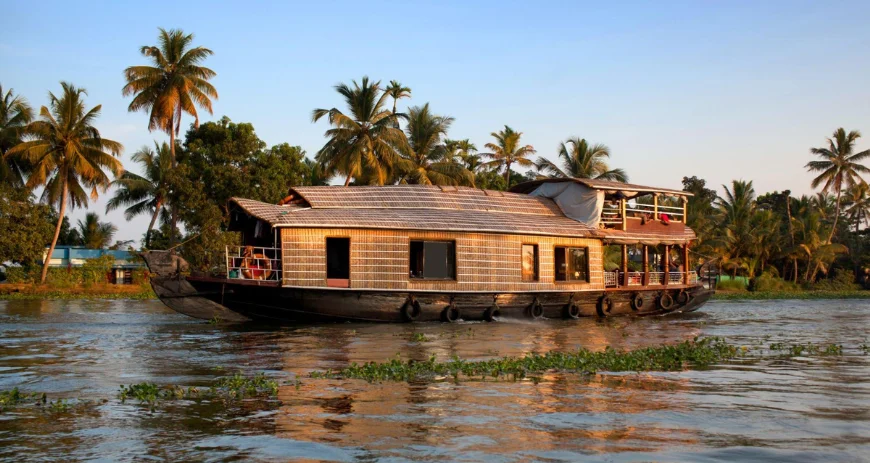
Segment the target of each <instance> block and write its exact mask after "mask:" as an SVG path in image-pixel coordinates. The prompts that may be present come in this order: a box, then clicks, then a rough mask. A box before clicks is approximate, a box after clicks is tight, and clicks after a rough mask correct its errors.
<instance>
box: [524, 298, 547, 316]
mask: <svg viewBox="0 0 870 463" xmlns="http://www.w3.org/2000/svg"><path fill="white" fill-rule="evenodd" d="M528 312H529V316H530V317H532V318H534V319H538V318H541V317H543V316H544V306H543V305H541V301H539V300H538V298H535V300H534V301H532V304H531V305H529V309H528Z"/></svg>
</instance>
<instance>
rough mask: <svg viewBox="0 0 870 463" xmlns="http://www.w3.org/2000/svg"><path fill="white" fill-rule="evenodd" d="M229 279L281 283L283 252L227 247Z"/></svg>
mask: <svg viewBox="0 0 870 463" xmlns="http://www.w3.org/2000/svg"><path fill="white" fill-rule="evenodd" d="M226 263H227V279H229V280H234V279H241V280H262V281H281V250H280V249H278V248H263V247H255V246H227V249H226Z"/></svg>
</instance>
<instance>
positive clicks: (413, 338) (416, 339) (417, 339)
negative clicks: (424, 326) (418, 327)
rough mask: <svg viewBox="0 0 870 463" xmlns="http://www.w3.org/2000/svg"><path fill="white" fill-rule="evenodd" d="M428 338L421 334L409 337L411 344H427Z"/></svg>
mask: <svg viewBox="0 0 870 463" xmlns="http://www.w3.org/2000/svg"><path fill="white" fill-rule="evenodd" d="M427 341H429V338H427V337H426V335H425V334H423V333H414V334H412V335H411V342H427Z"/></svg>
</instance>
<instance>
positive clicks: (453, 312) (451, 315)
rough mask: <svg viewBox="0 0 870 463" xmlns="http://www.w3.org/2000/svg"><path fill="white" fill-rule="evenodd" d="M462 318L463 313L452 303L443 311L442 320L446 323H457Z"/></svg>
mask: <svg viewBox="0 0 870 463" xmlns="http://www.w3.org/2000/svg"><path fill="white" fill-rule="evenodd" d="M461 316H462V313H461V312H460V311H459V307H456V304H454V303H452V302H451V303H450V305H448V306H447V307H445V308H444V310H442V311H441V319H442V320H444V321H445V322H450V323H455V322H456V321H458V320H459V318H460V317H461Z"/></svg>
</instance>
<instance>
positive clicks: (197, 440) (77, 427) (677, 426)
mask: <svg viewBox="0 0 870 463" xmlns="http://www.w3.org/2000/svg"><path fill="white" fill-rule="evenodd" d="M415 333H423V334H424V335H425V337H426V340H425V341H423V342H414V341H412V335H414V334H415ZM695 336H722V337H724V338H726V339H727V340H728V341H729V342H731V343H734V344H738V345H757V344H758V343H762V344H763V345H765V346H767V345H769V344H770V343H773V342H780V341H783V342H792V343H793V342H807V341H810V342H813V343H824V344H828V343H837V344H842V345H843V348H844V355H842V356H833V357H832V356H825V357H819V356H808V357H796V358H790V359H774V358H767V359H765V360H760V361H754V362H733V363H729V364H725V365H719V366H716V367H714V368H710V369H706V370H701V371H698V370H694V371H683V372H669V373H630V374H626V373H620V374H607V373H602V374H598V375H595V376H592V377H587V376H582V375H576V374H561V373H550V374H547V375H545V376H544V377H543V378H540V380H536V381H532V380H524V381H509V380H500V381H460V382H459V383H458V384H457V383H454V382H452V381H448V380H441V381H432V382H428V383H415V384H408V383H393V382H390V383H382V384H369V383H366V382H364V381H360V380H334V379H316V380H315V379H310V378H308V377H307V375H308V373H309V372H310V371H312V370H326V369H338V368H342V367H343V366H346V365H348V364H349V363H351V362H357V363H362V362H367V361H384V360H388V359H391V358H393V357H394V356H396V355H399V356H401V357H402V358H413V359H426V358H428V357H429V356H431V355H435V356H437V357H438V358H439V359H449V358H450V357H452V356H454V355H456V356H459V357H461V358H463V359H486V358H492V357H498V356H505V355H510V356H516V355H522V354H526V353H530V352H538V353H543V352H547V351H552V350H558V351H572V350H575V349H577V348H578V347H581V346H582V347H586V348H589V349H593V350H598V349H603V348H604V347H606V346H613V347H614V348H617V349H632V348H637V347H643V346H655V345H661V344H663V343H675V342H678V341H682V340H686V339H692V338H694V337H695ZM866 344H870V302H868V301H765V302H713V303H709V304H708V305H707V306H705V307H704V309H703V312H701V313H696V314H690V315H684V316H677V317H665V318H643V319H631V318H621V319H609V320H603V321H598V320H591V319H590V320H580V321H571V322H568V321H561V320H551V321H539V322H528V323H526V322H519V321H514V322H496V323H467V324H465V323H460V324H454V325H448V324H419V325H410V324H409V325H358V324H338V325H318V326H302V327H268V326H248V325H245V326H229V327H226V326H225V327H221V326H214V325H209V324H207V323H203V322H200V321H196V320H192V319H189V318H186V317H184V316H182V315H178V314H176V313H174V312H172V311H170V310H169V309H166V308H165V307H164V306H163V305H162V304H160V303H159V302H152V301H145V302H142V301H0V390H9V389H12V388H13V387H18V388H19V389H22V390H26V391H31V392H40V393H41V392H45V393H47V394H48V396H49V398H59V397H60V398H68V399H75V400H73V402H74V403H75V402H76V401H83V400H88V401H90V402H88V403H86V404H84V405H82V406H78V407H74V408H73V410H72V411H70V412H66V413H50V412H46V411H43V410H40V409H38V408H35V407H20V408H17V409H13V410H8V411H6V412H5V413H2V414H0V461H9V462H12V461H15V462H17V461H75V460H102V461H117V460H124V461H133V460H135V461H149V460H150V461H179V460H184V461H249V460H254V461H289V460H294V461H296V460H299V459H303V460H304V459H308V460H325V461H480V460H483V461H576V460H603V461H648V460H659V461H703V460H730V461H747V460H768V461H774V460H778V461H866V460H867V459H870V356H868V355H866V352H865V349H866V347H862V346H866ZM236 371H241V372H243V373H246V374H253V373H256V372H261V371H264V372H267V374H269V375H270V376H274V377H275V378H276V379H278V380H279V381H280V382H281V384H282V386H281V388H280V391H279V394H278V399H277V400H250V401H242V402H238V403H235V404H233V405H231V406H229V407H227V406H216V405H209V404H207V403H199V404H198V403H194V402H187V401H173V402H171V403H168V404H165V405H161V406H159V407H157V408H156V410H154V411H153V412H151V411H149V410H148V408H147V407H143V406H140V405H137V404H136V403H131V402H130V401H128V402H127V403H121V402H120V401H119V400H118V399H117V392H118V387H119V385H121V384H131V383H139V382H145V381H150V382H154V383H157V384H179V385H185V386H197V385H205V384H209V383H210V382H211V381H212V380H213V379H214V378H216V377H219V376H224V375H227V374H229V373H232V372H236ZM297 377H298V378H299V380H300V381H301V384H297V383H296V378H297Z"/></svg>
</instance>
